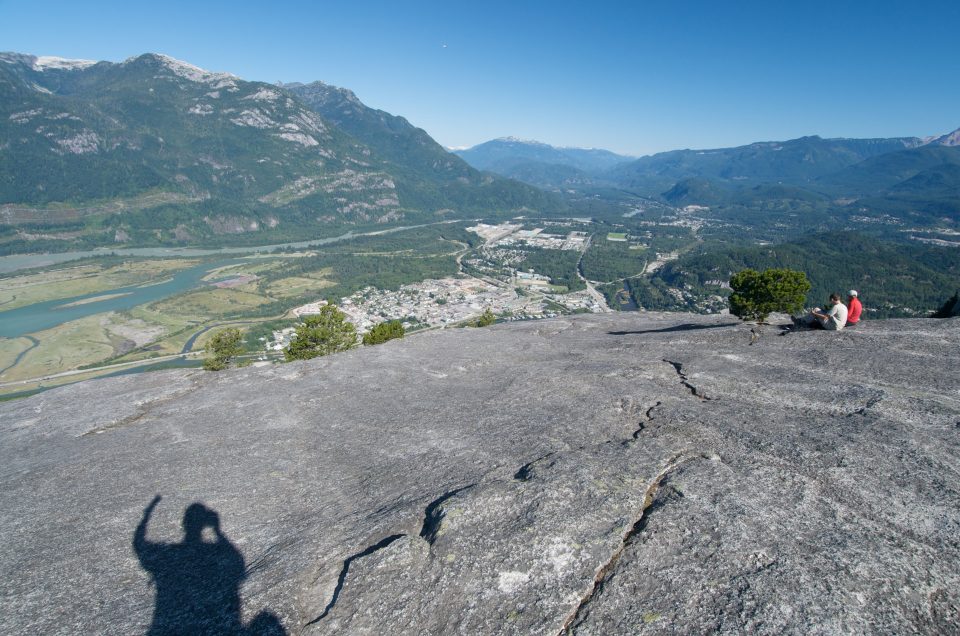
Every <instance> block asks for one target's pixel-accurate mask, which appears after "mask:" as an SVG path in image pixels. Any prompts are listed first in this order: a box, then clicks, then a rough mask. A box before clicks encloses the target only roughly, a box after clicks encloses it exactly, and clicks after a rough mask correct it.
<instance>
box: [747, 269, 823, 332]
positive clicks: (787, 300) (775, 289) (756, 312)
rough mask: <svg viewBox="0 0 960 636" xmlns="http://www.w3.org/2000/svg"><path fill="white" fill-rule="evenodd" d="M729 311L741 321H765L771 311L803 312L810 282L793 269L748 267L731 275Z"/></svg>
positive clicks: (805, 276)
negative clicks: (760, 269)
mask: <svg viewBox="0 0 960 636" xmlns="http://www.w3.org/2000/svg"><path fill="white" fill-rule="evenodd" d="M730 288H731V289H732V290H733V293H732V294H731V295H730V313H732V314H734V315H735V316H738V317H739V318H740V319H742V320H756V321H757V322H763V321H765V320H766V319H767V316H769V315H770V314H771V313H773V312H775V311H777V312H783V313H788V314H797V313H800V312H802V311H803V305H804V303H805V302H806V300H807V292H808V291H810V281H808V280H807V275H806V274H804V273H803V272H797V271H794V270H791V269H765V270H763V271H762V272H757V271H755V270H752V269H745V270H742V271H739V272H737V273H736V274H734V275H733V276H731V277H730Z"/></svg>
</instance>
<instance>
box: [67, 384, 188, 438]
mask: <svg viewBox="0 0 960 636" xmlns="http://www.w3.org/2000/svg"><path fill="white" fill-rule="evenodd" d="M199 388H200V385H199V384H198V383H196V382H193V383H192V386H190V387H188V388H187V389H184V390H183V391H179V392H177V393H174V394H172V395H168V396H166V397H162V398H158V399H156V400H151V401H149V402H147V403H145V404H144V405H143V406H142V407H140V408H139V409H138V410H137V412H136V413H134V414H133V415H128V416H127V417H125V418H123V419H122V420H120V421H118V422H111V423H110V424H107V425H106V426H99V427H97V428H93V429H90V430H89V431H87V432H86V433H83V434H82V435H80V437H86V436H87V435H99V434H100V433H105V432H107V431H109V430H112V429H115V428H122V427H124V426H128V425H130V424H136V423H137V422H139V421H140V420H142V419H143V418H145V417H146V416H147V415H149V414H150V411H152V410H154V409H155V408H157V407H159V406H163V405H164V404H166V403H168V402H173V401H175V400H180V399H182V398H184V397H186V396H187V395H189V394H191V393H193V392H194V391H196V390H197V389H199Z"/></svg>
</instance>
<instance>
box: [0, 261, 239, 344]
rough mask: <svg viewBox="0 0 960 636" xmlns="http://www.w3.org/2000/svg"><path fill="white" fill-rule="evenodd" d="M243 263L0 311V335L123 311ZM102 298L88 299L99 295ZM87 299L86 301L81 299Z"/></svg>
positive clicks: (197, 269)
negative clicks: (214, 272)
mask: <svg viewBox="0 0 960 636" xmlns="http://www.w3.org/2000/svg"><path fill="white" fill-rule="evenodd" d="M241 262H243V260H242V259H237V258H234V259H227V260H221V261H216V262H207V263H202V264H200V265H195V266H193V267H190V268H187V269H184V270H181V271H179V272H177V273H176V274H174V275H173V276H172V277H171V278H170V279H169V280H166V281H164V282H162V283H153V284H151V283H145V284H143V285H135V286H131V287H118V288H116V289H108V290H104V291H98V292H95V293H92V294H85V295H83V296H74V297H72V298H57V299H56V300H48V301H44V302H40V303H34V304H32V305H26V306H25V307H18V308H17V309H11V310H9V311H4V312H0V337H5V338H18V337H20V336H23V335H25V334H28V333H36V332H38V331H43V330H44V329H50V328H51V327H56V326H57V325H60V324H62V323H65V322H69V321H71V320H77V319H79V318H86V317H87V316H92V315H93V314H99V313H103V312H107V311H124V310H127V309H132V308H133V307H136V306H137V305H143V304H145V303H151V302H154V301H157V300H160V299H162V298H166V297H167V296H173V295H175V294H179V293H181V292H184V291H187V290H190V289H193V288H194V287H197V286H199V285H200V283H201V280H202V279H203V277H204V276H206V275H207V274H208V273H209V272H210V271H211V270H214V269H216V268H218V267H224V266H226V265H232V264H235V263H241ZM100 297H102V298H103V300H93V301H90V299H95V298H100ZM84 301H89V302H84Z"/></svg>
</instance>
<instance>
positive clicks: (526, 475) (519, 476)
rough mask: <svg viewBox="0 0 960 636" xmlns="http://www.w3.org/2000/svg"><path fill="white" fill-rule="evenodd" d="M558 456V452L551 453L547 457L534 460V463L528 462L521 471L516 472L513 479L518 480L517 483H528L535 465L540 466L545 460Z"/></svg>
mask: <svg viewBox="0 0 960 636" xmlns="http://www.w3.org/2000/svg"><path fill="white" fill-rule="evenodd" d="M556 454H557V451H551V452H549V453H547V454H546V455H543V456H541V457H538V458H536V459H535V460H533V461H530V462H527V463H526V464H524V465H523V466H521V467H520V469H519V470H518V471H517V472H515V473H514V474H513V478H514V479H516V480H517V481H528V480H529V479H530V477H531V476H532V475H531V472H530V471H531V469H533V466H534V465H535V464H539V463H540V462H542V461H543V460H545V459H549V458H551V457H553V456H554V455H556Z"/></svg>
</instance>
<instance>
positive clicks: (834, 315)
mask: <svg viewBox="0 0 960 636" xmlns="http://www.w3.org/2000/svg"><path fill="white" fill-rule="evenodd" d="M810 315H811V316H813V318H814V319H815V321H814V322H812V323H811V325H812V326H816V325H820V326H821V327H822V328H824V329H826V330H828V331H840V330H841V329H843V327H844V325H846V324H847V306H846V305H844V304H843V303H842V302H840V294H830V309H828V310H827V312H826V313H824V312H823V311H822V310H821V309H820V308H819V307H817V308H816V309H814V310H813V311H811V312H810Z"/></svg>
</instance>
